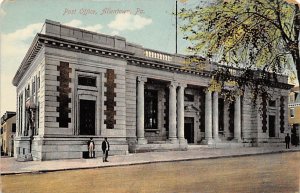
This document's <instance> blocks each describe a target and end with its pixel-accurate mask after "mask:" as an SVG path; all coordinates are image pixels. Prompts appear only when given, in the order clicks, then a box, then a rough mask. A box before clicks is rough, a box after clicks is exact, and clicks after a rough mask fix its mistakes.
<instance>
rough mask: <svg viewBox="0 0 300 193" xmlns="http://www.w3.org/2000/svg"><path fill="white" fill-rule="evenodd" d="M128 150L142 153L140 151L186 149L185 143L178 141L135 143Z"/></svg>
mask: <svg viewBox="0 0 300 193" xmlns="http://www.w3.org/2000/svg"><path fill="white" fill-rule="evenodd" d="M129 150H130V152H132V153H142V152H153V151H154V152H155V151H179V150H187V145H186V144H179V143H175V144H172V143H155V144H136V145H135V146H133V147H130V149H129Z"/></svg>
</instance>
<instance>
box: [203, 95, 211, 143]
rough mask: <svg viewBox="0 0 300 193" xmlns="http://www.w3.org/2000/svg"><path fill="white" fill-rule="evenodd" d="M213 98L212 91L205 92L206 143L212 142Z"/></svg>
mask: <svg viewBox="0 0 300 193" xmlns="http://www.w3.org/2000/svg"><path fill="white" fill-rule="evenodd" d="M211 107H212V100H211V91H209V90H206V93H205V143H207V144H209V143H211V142H212V108H211Z"/></svg>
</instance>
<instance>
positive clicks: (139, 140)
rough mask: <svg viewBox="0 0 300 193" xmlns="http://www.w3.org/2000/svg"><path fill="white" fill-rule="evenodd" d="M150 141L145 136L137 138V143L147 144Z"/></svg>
mask: <svg viewBox="0 0 300 193" xmlns="http://www.w3.org/2000/svg"><path fill="white" fill-rule="evenodd" d="M147 143H148V141H147V139H145V138H138V139H137V144H140V145H143V144H147Z"/></svg>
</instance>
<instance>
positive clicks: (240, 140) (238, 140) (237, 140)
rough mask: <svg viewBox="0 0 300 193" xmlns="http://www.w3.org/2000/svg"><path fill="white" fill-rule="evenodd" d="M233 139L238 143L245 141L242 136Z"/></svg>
mask: <svg viewBox="0 0 300 193" xmlns="http://www.w3.org/2000/svg"><path fill="white" fill-rule="evenodd" d="M231 141H233V142H237V143H241V142H243V140H242V139H241V138H239V139H235V138H234V139H232V140H231Z"/></svg>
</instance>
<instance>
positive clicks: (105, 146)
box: [102, 137, 109, 162]
mask: <svg viewBox="0 0 300 193" xmlns="http://www.w3.org/2000/svg"><path fill="white" fill-rule="evenodd" d="M102 151H103V162H108V161H107V157H108V151H109V142H108V141H107V138H106V137H105V138H104V141H103V142H102Z"/></svg>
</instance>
